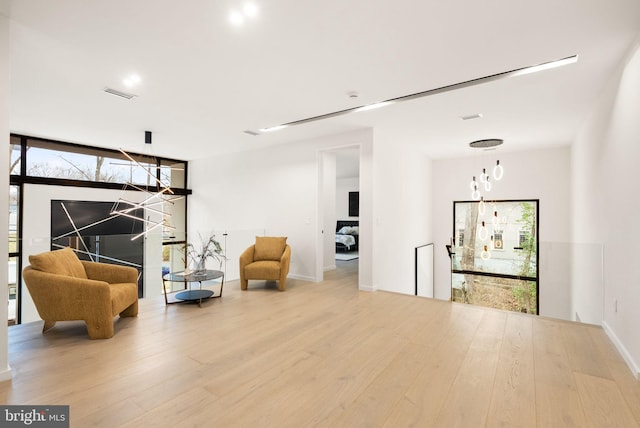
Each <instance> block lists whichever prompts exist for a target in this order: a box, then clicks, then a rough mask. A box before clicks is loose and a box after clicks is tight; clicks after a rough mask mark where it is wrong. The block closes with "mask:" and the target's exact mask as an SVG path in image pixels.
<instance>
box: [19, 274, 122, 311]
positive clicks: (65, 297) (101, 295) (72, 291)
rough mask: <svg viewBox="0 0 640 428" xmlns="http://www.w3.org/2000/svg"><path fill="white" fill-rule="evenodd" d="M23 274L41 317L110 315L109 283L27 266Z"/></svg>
mask: <svg viewBox="0 0 640 428" xmlns="http://www.w3.org/2000/svg"><path fill="white" fill-rule="evenodd" d="M23 277H24V279H25V283H26V284H27V288H28V289H29V293H30V294H31V297H32V298H33V301H34V303H35V305H36V308H37V309H38V313H39V314H40V317H41V318H42V319H44V320H63V319H84V318H86V315H87V311H90V312H92V313H100V312H105V313H108V314H111V290H110V286H109V284H108V283H106V282H104V281H96V280H91V279H84V278H74V277H69V276H64V275H57V274H53V273H48V272H41V271H38V270H35V269H32V268H31V267H26V268H25V269H24V271H23Z"/></svg>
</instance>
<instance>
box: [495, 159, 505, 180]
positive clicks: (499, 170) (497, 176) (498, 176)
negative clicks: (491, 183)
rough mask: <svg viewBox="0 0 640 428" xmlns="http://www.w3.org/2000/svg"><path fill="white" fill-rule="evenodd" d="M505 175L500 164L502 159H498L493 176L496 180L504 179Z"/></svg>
mask: <svg viewBox="0 0 640 428" xmlns="http://www.w3.org/2000/svg"><path fill="white" fill-rule="evenodd" d="M503 175H504V168H502V165H500V160H497V161H496V166H494V167H493V178H494V180H496V181H500V180H502V176H503Z"/></svg>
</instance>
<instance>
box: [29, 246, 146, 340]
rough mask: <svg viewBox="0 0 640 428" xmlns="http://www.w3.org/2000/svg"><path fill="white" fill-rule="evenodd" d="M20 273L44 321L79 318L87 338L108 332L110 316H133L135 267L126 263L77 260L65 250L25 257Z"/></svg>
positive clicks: (49, 323) (48, 325)
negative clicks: (113, 263)
mask: <svg viewBox="0 0 640 428" xmlns="http://www.w3.org/2000/svg"><path fill="white" fill-rule="evenodd" d="M29 263H30V266H27V267H25V268H24V270H23V271H22V277H23V278H24V282H25V284H26V285H27V289H28V290H29V294H31V297H32V298H33V302H34V304H35V306H36V309H37V310H38V314H39V315H40V318H42V319H43V320H44V326H43V329H42V332H43V333H46V332H47V331H48V330H50V329H51V328H52V327H53V326H54V325H55V323H56V321H73V320H83V321H84V322H85V323H86V325H87V332H88V333H89V338H91V339H108V338H110V337H112V336H113V334H114V328H113V317H114V316H116V315H118V314H120V316H121V317H135V316H137V315H138V271H137V270H136V269H135V268H132V267H127V266H117V265H111V264H106V263H95V262H87V261H81V260H80V259H78V257H77V256H76V254H75V252H74V251H73V250H72V249H71V248H68V247H67V248H64V249H62V250H56V251H50V252H46V253H42V254H37V255H32V256H29Z"/></svg>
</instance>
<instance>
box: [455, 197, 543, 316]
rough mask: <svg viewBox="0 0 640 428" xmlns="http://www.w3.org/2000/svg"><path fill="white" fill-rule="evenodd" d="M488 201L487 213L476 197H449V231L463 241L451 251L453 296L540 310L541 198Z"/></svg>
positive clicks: (507, 307) (503, 306)
mask: <svg viewBox="0 0 640 428" xmlns="http://www.w3.org/2000/svg"><path fill="white" fill-rule="evenodd" d="M487 203H489V202H487ZM490 203H491V205H492V209H491V210H486V211H487V212H490V213H491V214H490V215H489V214H487V215H483V214H482V213H481V210H480V209H479V202H477V201H456V202H454V203H453V212H454V219H453V222H454V228H453V232H454V236H456V237H457V238H458V239H457V240H458V243H459V244H461V245H459V249H458V250H457V251H456V252H455V254H453V255H452V261H451V272H452V275H451V281H452V283H451V287H452V290H451V294H452V299H453V300H454V301H458V302H463V303H470V304H476V305H481V306H489V307H495V308H499V309H505V310H512V311H519V312H526V313H531V314H538V313H539V286H538V276H539V275H538V260H539V251H538V231H539V226H538V223H539V201H538V200H537V199H533V200H503V201H492V202H490ZM461 235H462V236H463V239H460V237H461Z"/></svg>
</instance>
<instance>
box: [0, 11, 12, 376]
mask: <svg viewBox="0 0 640 428" xmlns="http://www.w3.org/2000/svg"><path fill="white" fill-rule="evenodd" d="M8 8H9V6H8V2H7V1H4V0H2V1H1V2H0V138H2V139H3V140H4V142H5V144H6V143H7V142H8V141H9V80H10V78H9V19H8V17H7V14H8ZM0 165H2V171H3V173H2V174H0V199H1V200H3V201H8V200H9V171H8V169H9V168H8V166H9V151H8V150H2V151H0ZM0 224H2V225H7V224H9V218H8V210H6V209H5V210H2V211H0ZM0 241H1V242H9V236H8V230H7V227H1V228H0ZM0 278H8V273H7V265H6V264H5V263H0ZM0 284H2V285H0V296H4V297H3V299H6V298H7V296H8V293H9V290H8V289H7V282H6V281H1V282H0ZM7 312H8V307H7V305H6V304H2V305H0V381H3V380H7V379H10V378H11V369H10V368H9V358H8V353H9V345H8V342H7V341H8V326H7V319H8V313H7Z"/></svg>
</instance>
